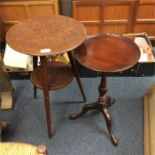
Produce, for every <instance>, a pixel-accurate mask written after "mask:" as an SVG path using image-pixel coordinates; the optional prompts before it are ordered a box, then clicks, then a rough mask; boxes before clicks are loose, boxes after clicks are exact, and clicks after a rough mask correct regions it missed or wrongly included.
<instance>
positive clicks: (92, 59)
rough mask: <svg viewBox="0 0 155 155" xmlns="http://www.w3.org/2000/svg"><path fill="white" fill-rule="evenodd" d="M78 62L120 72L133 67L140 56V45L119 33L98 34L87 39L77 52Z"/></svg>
mask: <svg viewBox="0 0 155 155" xmlns="http://www.w3.org/2000/svg"><path fill="white" fill-rule="evenodd" d="M75 57H76V59H77V60H78V62H79V63H80V64H82V65H84V66H85V67H87V68H90V69H92V70H96V71H99V72H118V71H123V70H125V69H128V68H130V67H132V66H133V65H134V64H136V63H137V61H138V60H139V58H140V50H139V48H138V46H137V45H136V44H135V43H134V42H133V41H131V40H129V39H127V38H125V37H122V36H117V35H107V34H103V35H98V36H95V37H92V38H89V39H88V40H86V41H85V42H84V43H83V44H82V45H81V46H80V47H79V50H78V51H77V52H76V53H75Z"/></svg>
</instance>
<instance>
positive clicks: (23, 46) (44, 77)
mask: <svg viewBox="0 0 155 155" xmlns="http://www.w3.org/2000/svg"><path fill="white" fill-rule="evenodd" d="M85 37H86V29H85V27H84V26H83V25H82V24H81V23H80V22H79V21H76V20H74V19H72V18H70V17H65V16H50V17H47V16H44V17H35V18H31V19H27V20H24V21H22V22H20V23H18V24H16V25H14V26H13V27H12V28H10V29H9V31H8V32H7V36H6V38H7V42H8V44H9V45H10V46H11V47H12V48H13V49H16V50H17V51H19V52H21V53H24V54H29V55H33V56H40V62H41V64H40V66H39V67H37V68H36V67H34V71H33V72H32V76H31V80H32V83H33V85H34V86H35V87H34V97H35V98H36V87H38V88H41V89H43V94H44V106H45V114H46V121H47V128H48V136H49V138H51V137H52V133H53V132H52V124H51V120H52V119H51V112H50V101H49V90H56V89H59V88H62V87H64V86H66V85H67V84H69V83H70V82H71V80H72V79H73V75H74V74H73V72H74V73H75V77H76V79H77V82H78V85H79V88H80V91H81V94H82V96H83V99H84V101H86V97H85V95H84V91H83V88H82V84H81V81H80V78H79V75H78V72H77V69H76V66H75V62H74V59H73V56H72V54H71V53H68V55H69V59H70V62H71V65H72V66H69V65H66V64H64V63H61V62H53V61H50V62H47V56H53V55H56V54H62V53H64V52H70V51H71V50H73V49H74V48H76V47H78V46H79V45H80V44H81V43H82V42H83V41H84V40H85ZM71 67H72V68H71Z"/></svg>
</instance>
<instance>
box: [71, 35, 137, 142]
mask: <svg viewBox="0 0 155 155" xmlns="http://www.w3.org/2000/svg"><path fill="white" fill-rule="evenodd" d="M139 57H140V51H139V48H138V47H137V45H136V44H135V43H134V42H133V41H131V40H129V39H127V38H125V37H121V36H117V35H107V34H102V35H97V36H95V37H92V38H89V39H88V40H86V41H85V42H84V43H83V44H82V45H81V46H80V47H79V48H78V51H77V52H76V53H75V58H76V59H77V61H78V62H79V63H80V64H82V65H83V66H85V67H87V68H89V69H92V70H95V71H99V72H101V74H102V77H101V82H100V85H99V87H98V90H99V97H98V99H97V101H96V102H94V103H90V104H85V105H84V107H83V109H82V111H81V113H79V114H72V115H70V116H69V118H70V119H76V118H78V117H80V116H82V115H84V114H85V113H86V112H87V111H88V110H92V109H98V110H99V111H101V112H102V113H103V116H104V117H105V120H106V124H107V128H108V131H109V133H110V137H111V141H112V143H113V144H114V145H117V144H118V140H117V139H116V137H115V136H114V134H113V133H112V121H111V117H110V115H109V112H108V110H107V108H108V107H109V106H110V105H111V104H113V103H114V102H115V100H114V99H112V98H111V97H109V96H106V95H105V94H106V92H107V87H106V73H108V72H119V71H123V70H126V69H128V68H130V67H131V66H133V65H134V64H135V63H136V62H137V61H138V59H139Z"/></svg>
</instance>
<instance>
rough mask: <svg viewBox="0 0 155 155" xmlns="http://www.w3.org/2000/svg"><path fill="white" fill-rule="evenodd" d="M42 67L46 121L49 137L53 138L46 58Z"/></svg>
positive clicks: (42, 58)
mask: <svg viewBox="0 0 155 155" xmlns="http://www.w3.org/2000/svg"><path fill="white" fill-rule="evenodd" d="M41 66H42V74H43V77H44V81H43V82H44V89H43V92H44V104H45V112H46V121H47V128H48V136H49V138H51V137H52V131H51V112H50V103H49V92H48V71H47V62H46V57H41Z"/></svg>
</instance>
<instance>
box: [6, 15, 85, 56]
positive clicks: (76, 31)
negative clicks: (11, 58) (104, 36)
mask: <svg viewBox="0 0 155 155" xmlns="http://www.w3.org/2000/svg"><path fill="white" fill-rule="evenodd" d="M85 37H86V29H85V27H84V26H83V25H82V24H81V23H80V22H79V21H77V20H74V19H73V18H70V17H66V16H60V15H58V16H50V17H35V18H30V19H26V20H23V21H22V22H20V23H18V24H16V25H14V26H13V27H11V28H10V29H9V31H8V32H7V35H6V40H7V42H8V44H9V45H10V46H11V47H12V48H13V49H15V50H17V51H18V52H21V53H24V54H28V55H37V56H48V55H56V54H61V53H64V52H67V51H71V50H73V49H75V48H76V47H78V46H79V45H80V44H81V43H82V42H83V41H84V40H85Z"/></svg>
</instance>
